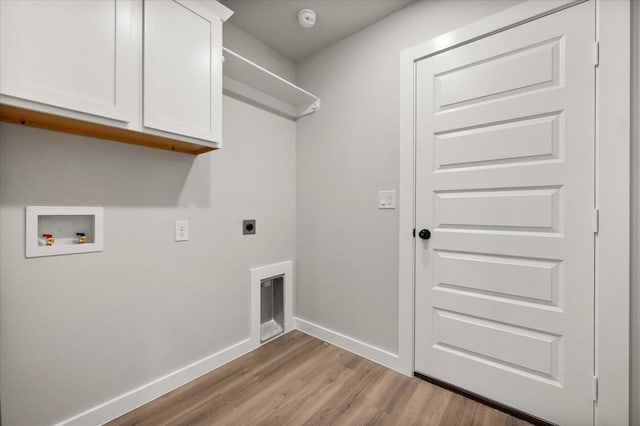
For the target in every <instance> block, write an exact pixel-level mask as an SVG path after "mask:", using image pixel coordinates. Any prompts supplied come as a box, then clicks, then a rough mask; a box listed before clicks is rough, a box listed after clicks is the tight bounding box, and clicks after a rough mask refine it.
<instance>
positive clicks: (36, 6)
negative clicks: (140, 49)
mask: <svg viewBox="0 0 640 426" xmlns="http://www.w3.org/2000/svg"><path fill="white" fill-rule="evenodd" d="M131 13H132V4H131V1H129V0H124V1H120V0H118V1H116V0H101V1H74V0H40V1H36V0H23V1H16V0H3V1H0V28H1V30H0V31H1V32H0V35H1V37H0V39H1V40H0V43H1V44H0V51H1V54H0V55H1V56H0V59H1V61H2V64H1V68H0V71H1V73H0V74H1V75H0V92H2V94H4V95H9V96H13V97H17V98H21V99H27V100H31V101H36V102H40V103H43V104H48V105H54V106H58V107H62V108H67V109H71V110H75V111H80V112H86V113H89V114H93V115H98V116H101V117H107V118H112V119H116V120H121V121H125V122H130V121H132V120H133V119H134V118H135V104H136V98H135V96H136V94H135V90H134V87H135V75H136V61H135V54H136V53H135V41H134V39H133V30H132V16H131Z"/></svg>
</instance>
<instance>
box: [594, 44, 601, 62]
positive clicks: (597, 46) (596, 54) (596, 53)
mask: <svg viewBox="0 0 640 426" xmlns="http://www.w3.org/2000/svg"><path fill="white" fill-rule="evenodd" d="M598 65H600V42H599V41H596V42H595V43H594V44H593V66H594V67H597V66H598Z"/></svg>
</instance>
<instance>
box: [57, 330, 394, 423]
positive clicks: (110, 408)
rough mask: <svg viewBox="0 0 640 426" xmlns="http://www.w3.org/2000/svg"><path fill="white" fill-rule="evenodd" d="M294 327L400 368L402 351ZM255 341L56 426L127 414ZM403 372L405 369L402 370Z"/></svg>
mask: <svg viewBox="0 0 640 426" xmlns="http://www.w3.org/2000/svg"><path fill="white" fill-rule="evenodd" d="M293 328H296V329H298V330H300V331H302V332H304V333H307V334H309V335H311V336H313V337H316V338H318V339H320V340H324V341H325V342H328V343H331V344H332V345H335V346H338V347H340V348H342V349H345V350H347V351H349V352H353V353H354V354H356V355H360V356H361V357H364V358H367V359H369V360H371V361H373V362H376V363H378V364H381V365H384V366H385V367H388V368H391V369H393V370H396V371H400V369H399V362H398V355H396V354H393V353H391V352H388V351H385V350H384V349H380V348H377V347H375V346H372V345H370V344H368V343H364V342H361V341H359V340H357V339H354V338H352V337H349V336H346V335H344V334H342V333H338V332H336V331H333V330H330V329H328V328H325V327H322V326H320V325H317V324H314V323H312V322H309V321H306V320H303V319H300V318H294V320H293ZM256 348H257V346H256V345H255V343H254V342H253V341H252V340H251V338H249V339H245V340H243V341H241V342H238V343H236V344H234V345H232V346H229V347H228V348H225V349H223V350H221V351H218V352H216V353H214V354H212V355H209V356H208V357H206V358H203V359H201V360H199V361H196V362H194V363H192V364H190V365H187V366H185V367H182V368H180V369H178V370H176V371H173V372H171V373H169V374H167V375H166V376H163V377H160V378H159V379H156V380H154V381H152V382H150V383H147V384H145V385H142V386H140V387H139V388H136V389H133V390H131V391H129V392H126V393H124V394H122V395H120V396H118V397H116V398H114V399H112V400H110V401H107V402H104V403H102V404H99V405H96V406H95V407H93V408H90V409H89V410H87V411H85V412H83V413H80V414H78V415H76V416H73V417H70V418H68V419H66V420H63V421H62V422H60V423H57V424H56V426H94V425H97V424H104V423H106V422H108V421H110V420H113V419H115V418H117V417H119V416H121V415H123V414H126V413H128V412H129V411H131V410H134V409H136V408H138V407H140V406H142V405H144V404H146V403H147V402H150V401H153V400H154V399H156V398H158V397H160V396H162V395H164V394H166V393H167V392H170V391H172V390H174V389H176V388H178V387H180V386H182V385H184V384H186V383H189V382H190V381H192V380H194V379H197V378H198V377H200V376H203V375H205V374H207V373H209V372H210V371H213V370H215V369H216V368H219V367H221V366H223V365H225V364H227V363H229V362H231V361H233V360H234V359H236V358H239V357H241V356H242V355H244V354H246V353H248V352H251V351H252V350H254V349H256ZM400 372H402V371H400Z"/></svg>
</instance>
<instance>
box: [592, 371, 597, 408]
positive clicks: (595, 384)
mask: <svg viewBox="0 0 640 426" xmlns="http://www.w3.org/2000/svg"><path fill="white" fill-rule="evenodd" d="M592 391H593V402H598V377H597V376H593V386H592Z"/></svg>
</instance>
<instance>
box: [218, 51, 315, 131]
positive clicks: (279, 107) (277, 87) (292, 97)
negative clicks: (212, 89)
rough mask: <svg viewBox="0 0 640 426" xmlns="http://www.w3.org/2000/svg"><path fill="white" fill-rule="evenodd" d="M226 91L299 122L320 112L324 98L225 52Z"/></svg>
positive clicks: (229, 52) (230, 94)
mask: <svg viewBox="0 0 640 426" xmlns="http://www.w3.org/2000/svg"><path fill="white" fill-rule="evenodd" d="M222 51H223V54H224V65H223V73H224V79H223V91H224V93H225V94H226V95H229V96H231V97H233V98H236V99H240V100H242V101H245V102H248V103H250V104H253V105H256V106H258V107H261V108H264V109H267V110H269V111H271V112H273V113H276V114H278V115H281V116H284V117H286V118H290V119H292V120H297V119H298V118H300V117H304V116H305V115H308V114H311V113H314V112H316V111H317V110H318V109H320V98H318V97H317V96H315V95H313V94H311V93H309V92H307V91H306V90H304V89H301V88H300V87H298V86H296V85H295V84H293V83H291V82H289V81H287V80H285V79H284V78H282V77H280V76H278V75H276V74H274V73H272V72H271V71H269V70H267V69H266V68H263V67H261V66H260V65H258V64H256V63H254V62H252V61H250V60H248V59H247V58H245V57H243V56H241V55H239V54H237V53H236V52H234V51H233V50H230V49H227V48H226V47H223V48H222Z"/></svg>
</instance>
